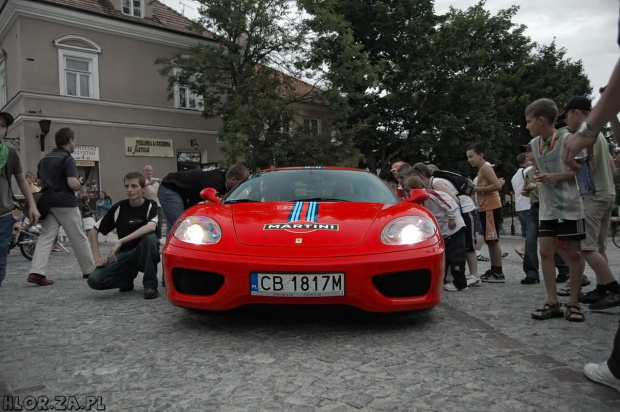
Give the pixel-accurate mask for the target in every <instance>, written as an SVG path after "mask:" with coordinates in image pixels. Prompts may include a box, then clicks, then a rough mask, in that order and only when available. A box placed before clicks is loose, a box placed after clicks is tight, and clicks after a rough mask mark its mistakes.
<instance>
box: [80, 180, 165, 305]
mask: <svg viewBox="0 0 620 412" xmlns="http://www.w3.org/2000/svg"><path fill="white" fill-rule="evenodd" d="M124 182H125V191H126V192H127V199H125V200H121V201H120V202H118V203H115V204H114V205H112V207H111V208H110V210H109V211H108V212H107V213H106V214H105V216H103V218H102V219H101V220H100V221H99V222H97V224H96V225H95V227H94V228H93V230H91V231H90V233H89V235H88V236H89V240H90V247H91V249H92V252H93V256H94V257H95V264H96V265H97V268H96V269H95V270H94V271H93V273H91V274H90V276H89V278H88V286H90V287H91V288H93V289H97V290H106V289H117V288H118V289H119V291H120V292H130V291H132V290H133V281H134V279H135V278H136V277H137V276H138V272H139V271H140V272H144V277H143V279H142V284H143V285H144V299H154V298H156V297H157V296H159V292H158V291H157V264H158V263H159V239H158V238H157V236H156V235H155V230H156V229H157V225H158V224H159V222H158V219H157V203H155V201H153V200H149V199H146V198H144V197H143V195H144V190H145V187H146V179H145V178H144V175H142V173H139V172H132V173H129V174H127V175H126V176H125V179H124ZM114 229H116V233H117V234H118V242H116V243H115V244H114V246H113V247H112V250H110V253H109V255H108V257H107V258H104V257H101V254H100V253H99V236H98V235H99V232H101V234H103V235H107V234H108V233H110V232H111V231H112V230H114Z"/></svg>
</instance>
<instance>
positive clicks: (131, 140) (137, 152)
mask: <svg viewBox="0 0 620 412" xmlns="http://www.w3.org/2000/svg"><path fill="white" fill-rule="evenodd" d="M125 156H150V157H174V152H173V150H172V139H152V138H143V137H126V138H125Z"/></svg>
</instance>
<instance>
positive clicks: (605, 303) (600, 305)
mask: <svg viewBox="0 0 620 412" xmlns="http://www.w3.org/2000/svg"><path fill="white" fill-rule="evenodd" d="M616 306H620V294H618V293H614V292H607V294H605V296H604V297H603V298H602V299H600V300H598V301H596V302H594V303H593V304H591V305H590V306H588V309H590V310H603V309H610V308H615V307H616Z"/></svg>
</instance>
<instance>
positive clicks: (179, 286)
mask: <svg viewBox="0 0 620 412" xmlns="http://www.w3.org/2000/svg"><path fill="white" fill-rule="evenodd" d="M172 282H173V283H174V288H175V289H176V290H177V291H178V292H180V293H185V294H188V295H201V296H209V295H213V294H215V293H216V292H217V291H218V290H220V288H221V287H222V285H223V284H224V276H222V275H220V274H219V273H213V272H203V271H201V270H192V269H174V270H173V272H172Z"/></svg>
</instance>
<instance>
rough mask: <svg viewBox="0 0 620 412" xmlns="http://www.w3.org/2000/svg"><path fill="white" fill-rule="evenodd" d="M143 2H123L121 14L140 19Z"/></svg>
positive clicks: (129, 0) (138, 0) (135, 0)
mask: <svg viewBox="0 0 620 412" xmlns="http://www.w3.org/2000/svg"><path fill="white" fill-rule="evenodd" d="M143 5H144V2H143V1H142V0H123V14H128V15H130V16H134V17H142V16H143V15H144V13H143V10H142V9H143Z"/></svg>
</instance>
